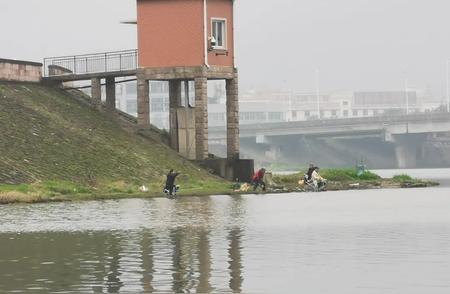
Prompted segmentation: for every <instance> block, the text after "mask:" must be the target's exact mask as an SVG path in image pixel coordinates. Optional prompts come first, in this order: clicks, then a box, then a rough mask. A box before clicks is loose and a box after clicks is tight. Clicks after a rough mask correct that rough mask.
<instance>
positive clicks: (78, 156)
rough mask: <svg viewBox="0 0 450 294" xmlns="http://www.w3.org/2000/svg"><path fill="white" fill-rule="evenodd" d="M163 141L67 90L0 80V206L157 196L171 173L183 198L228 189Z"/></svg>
mask: <svg viewBox="0 0 450 294" xmlns="http://www.w3.org/2000/svg"><path fill="white" fill-rule="evenodd" d="M160 136H161V134H159V133H156V132H154V133H152V134H150V135H148V136H146V137H144V136H141V135H138V134H136V133H135V132H133V131H130V130H128V131H127V130H125V129H124V128H122V127H121V123H120V121H119V120H118V119H117V117H116V116H113V115H111V114H107V113H100V112H97V111H95V110H93V109H91V108H90V107H89V106H87V105H84V104H82V103H80V102H78V101H76V100H74V99H73V98H72V97H71V96H70V95H68V94H67V93H66V92H64V91H62V90H59V89H55V88H50V87H45V86H41V85H35V84H16V83H1V82H0V203H11V202H42V201H61V200H76V199H99V198H100V199H101V198H122V197H152V196H156V195H161V190H162V187H163V184H164V181H165V174H166V173H167V172H168V170H169V169H171V168H173V169H175V170H177V171H180V172H181V175H180V177H179V178H178V183H179V184H180V185H181V187H182V192H181V195H183V194H184V195H192V194H195V195H202V194H211V193H226V192H229V191H231V189H230V187H229V186H230V183H229V182H227V181H224V180H222V179H220V178H218V177H216V176H213V175H211V174H209V173H208V172H207V171H206V170H204V169H202V168H200V167H199V166H197V165H195V164H193V163H191V162H189V161H187V160H185V159H183V158H182V157H180V156H179V155H177V154H176V153H175V152H173V151H172V150H171V149H170V148H168V147H167V146H166V145H164V144H163V143H162V140H161V138H160ZM141 185H146V186H147V187H148V188H149V192H148V193H140V192H139V187H140V186H141Z"/></svg>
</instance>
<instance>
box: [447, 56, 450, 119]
mask: <svg viewBox="0 0 450 294" xmlns="http://www.w3.org/2000/svg"><path fill="white" fill-rule="evenodd" d="M446 82H447V113H450V59H447V78H446Z"/></svg>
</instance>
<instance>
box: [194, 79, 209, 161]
mask: <svg viewBox="0 0 450 294" xmlns="http://www.w3.org/2000/svg"><path fill="white" fill-rule="evenodd" d="M195 150H196V157H197V160H204V159H207V158H208V80H207V78H206V77H198V78H195Z"/></svg>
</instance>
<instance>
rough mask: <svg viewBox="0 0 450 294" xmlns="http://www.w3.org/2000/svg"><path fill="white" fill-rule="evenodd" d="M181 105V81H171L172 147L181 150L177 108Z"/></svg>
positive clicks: (170, 124) (170, 122)
mask: <svg viewBox="0 0 450 294" xmlns="http://www.w3.org/2000/svg"><path fill="white" fill-rule="evenodd" d="M180 106H181V81H180V80H171V81H169V134H170V147H172V149H173V150H176V151H179V144H178V120H177V109H178V107H180Z"/></svg>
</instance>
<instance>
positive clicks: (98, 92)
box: [91, 78, 102, 110]
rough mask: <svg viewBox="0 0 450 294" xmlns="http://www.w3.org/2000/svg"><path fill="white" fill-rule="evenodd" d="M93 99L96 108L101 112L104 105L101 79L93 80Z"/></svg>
mask: <svg viewBox="0 0 450 294" xmlns="http://www.w3.org/2000/svg"><path fill="white" fill-rule="evenodd" d="M91 97H92V101H93V104H94V105H95V107H96V108H97V109H98V110H100V107H101V105H102V83H101V79H100V78H93V79H91Z"/></svg>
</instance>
